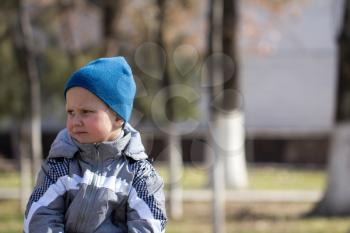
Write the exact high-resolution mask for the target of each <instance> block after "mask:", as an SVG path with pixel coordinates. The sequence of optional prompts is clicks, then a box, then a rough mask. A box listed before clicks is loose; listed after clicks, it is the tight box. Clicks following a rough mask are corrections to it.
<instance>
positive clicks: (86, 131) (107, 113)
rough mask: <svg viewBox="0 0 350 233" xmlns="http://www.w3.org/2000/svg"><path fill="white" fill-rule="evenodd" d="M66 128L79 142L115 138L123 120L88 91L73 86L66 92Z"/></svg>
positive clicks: (95, 141) (93, 141)
mask: <svg viewBox="0 0 350 233" xmlns="http://www.w3.org/2000/svg"><path fill="white" fill-rule="evenodd" d="M66 111H67V129H68V131H69V133H70V135H71V136H72V137H73V138H75V139H76V140H78V142H80V143H98V142H103V141H112V140H114V139H116V138H117V137H118V135H119V133H120V130H121V127H122V125H123V120H121V119H120V118H118V117H117V115H116V114H115V113H114V112H113V111H112V110H110V108H108V106H107V105H106V104H104V103H103V102H102V101H101V100H100V99H99V98H98V97H97V96H95V95H94V94H92V93H91V92H90V91H88V90H86V89H84V88H81V87H73V88H71V89H69V90H68V91H67V94H66Z"/></svg>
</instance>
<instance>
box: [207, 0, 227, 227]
mask: <svg viewBox="0 0 350 233" xmlns="http://www.w3.org/2000/svg"><path fill="white" fill-rule="evenodd" d="M209 28H210V29H209V40H208V43H209V44H208V50H209V54H208V56H212V55H213V54H219V55H220V54H221V55H222V54H223V51H222V50H223V40H222V36H223V33H222V32H223V30H222V28H223V0H211V1H210V5H209ZM208 75H209V80H210V83H209V84H210V85H209V86H210V105H209V107H210V117H209V122H208V124H209V125H208V127H209V129H212V130H211V132H210V133H208V134H207V137H208V138H207V140H208V147H207V151H206V153H207V159H208V160H209V161H210V158H209V156H211V157H212V158H213V159H212V160H213V161H214V162H213V165H212V167H211V168H212V171H211V180H210V182H211V184H212V190H213V201H212V211H213V212H212V216H213V219H212V220H213V229H212V230H213V233H224V232H225V231H226V229H225V175H224V168H225V166H224V157H223V156H222V155H221V153H220V147H219V145H218V143H217V142H218V141H217V138H218V137H219V136H220V131H219V129H218V127H217V126H218V113H219V110H220V107H221V106H220V103H218V102H217V101H215V98H216V97H217V96H218V95H220V93H221V88H222V87H221V86H220V85H217V84H216V83H217V82H216V80H219V81H220V82H219V83H222V80H223V66H222V63H221V61H218V59H214V58H213V59H211V60H210V61H209V73H208Z"/></svg>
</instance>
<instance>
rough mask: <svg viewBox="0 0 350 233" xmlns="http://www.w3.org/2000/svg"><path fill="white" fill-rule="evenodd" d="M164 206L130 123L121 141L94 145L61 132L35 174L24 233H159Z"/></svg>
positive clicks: (156, 178)
mask: <svg viewBox="0 0 350 233" xmlns="http://www.w3.org/2000/svg"><path fill="white" fill-rule="evenodd" d="M164 202H165V200H164V193H163V181H162V179H161V177H160V176H159V175H158V174H157V172H156V171H155V170H154V168H153V166H152V165H151V164H150V163H149V162H148V161H147V155H146V154H145V152H144V147H143V145H142V143H141V139H140V135H139V133H138V132H137V131H135V130H134V129H133V128H132V127H131V126H130V125H126V127H125V129H124V136H123V137H122V138H120V139H118V140H116V141H114V142H108V143H100V144H96V145H95V144H79V143H78V142H76V141H75V140H72V138H71V137H70V136H69V135H68V132H67V130H66V129H65V130H62V131H61V132H60V133H59V134H58V136H57V138H56V139H55V141H54V143H53V144H52V146H51V150H50V153H49V156H48V158H47V159H46V161H45V162H44V164H43V166H42V169H41V171H40V173H39V176H38V179H37V184H36V187H35V189H34V191H33V193H32V195H31V197H30V200H29V202H28V205H27V210H26V213H25V219H24V232H26V233H28V232H32V233H59V232H61V233H64V232H65V233H83V232H84V233H90V232H94V233H112V232H113V233H121V232H135V233H136V232H138V233H139V232H140V233H141V232H142V233H147V232H164V231H165V225H166V213H165V203H164Z"/></svg>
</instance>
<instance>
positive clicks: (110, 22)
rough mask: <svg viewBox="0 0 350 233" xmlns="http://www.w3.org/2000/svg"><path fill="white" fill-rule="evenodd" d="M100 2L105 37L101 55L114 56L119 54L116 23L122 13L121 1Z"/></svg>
mask: <svg viewBox="0 0 350 233" xmlns="http://www.w3.org/2000/svg"><path fill="white" fill-rule="evenodd" d="M101 3H102V5H101V7H102V12H103V21H102V23H103V35H104V39H105V43H104V51H103V56H116V55H118V54H119V45H118V27H117V25H118V22H119V21H120V17H121V13H122V7H123V1H122V0H103V1H102V2H101Z"/></svg>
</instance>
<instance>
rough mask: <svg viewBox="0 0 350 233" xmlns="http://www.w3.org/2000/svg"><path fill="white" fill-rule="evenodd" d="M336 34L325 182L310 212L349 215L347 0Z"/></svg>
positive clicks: (349, 13)
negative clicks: (332, 110)
mask: <svg viewBox="0 0 350 233" xmlns="http://www.w3.org/2000/svg"><path fill="white" fill-rule="evenodd" d="M344 4H345V5H344V7H343V9H344V12H343V21H342V25H341V28H340V31H339V34H338V40H337V42H338V83H337V102H336V117H335V118H336V126H335V128H334V129H333V133H332V135H331V139H330V140H331V143H330V151H329V162H328V184H327V189H326V191H325V193H324V196H323V198H322V200H321V201H320V202H319V203H317V205H316V206H315V207H314V209H313V210H312V211H311V213H309V215H311V216H313V215H324V216H339V215H350V186H349V184H348V183H349V182H348V177H349V176H350V144H349V142H350V0H345V1H344Z"/></svg>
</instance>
